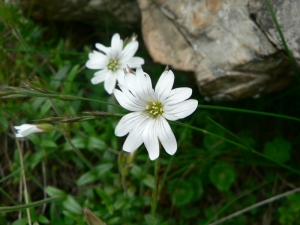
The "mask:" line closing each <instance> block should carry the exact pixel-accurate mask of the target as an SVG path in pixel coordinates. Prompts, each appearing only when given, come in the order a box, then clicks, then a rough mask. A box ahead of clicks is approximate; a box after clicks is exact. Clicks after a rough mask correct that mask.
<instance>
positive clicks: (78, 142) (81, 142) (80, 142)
mask: <svg viewBox="0 0 300 225" xmlns="http://www.w3.org/2000/svg"><path fill="white" fill-rule="evenodd" d="M71 141H72V143H73V145H74V146H75V147H76V148H79V149H84V148H85V147H86V140H85V139H84V138H83V137H75V138H73V139H72V140H71ZM65 149H66V150H72V149H73V148H72V146H71V145H70V144H69V143H68V142H66V144H65Z"/></svg>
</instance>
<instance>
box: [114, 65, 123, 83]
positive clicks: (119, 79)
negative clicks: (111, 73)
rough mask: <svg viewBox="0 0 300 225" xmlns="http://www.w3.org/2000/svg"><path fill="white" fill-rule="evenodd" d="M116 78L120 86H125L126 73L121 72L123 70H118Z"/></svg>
mask: <svg viewBox="0 0 300 225" xmlns="http://www.w3.org/2000/svg"><path fill="white" fill-rule="evenodd" d="M115 76H116V78H117V80H118V83H119V84H123V85H125V81H124V77H125V73H124V71H123V70H121V69H119V70H117V71H116V72H115Z"/></svg>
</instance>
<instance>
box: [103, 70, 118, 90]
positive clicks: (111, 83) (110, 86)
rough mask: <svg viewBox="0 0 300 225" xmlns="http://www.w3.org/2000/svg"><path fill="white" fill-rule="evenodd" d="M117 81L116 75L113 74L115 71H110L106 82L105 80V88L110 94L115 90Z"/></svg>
mask: <svg viewBox="0 0 300 225" xmlns="http://www.w3.org/2000/svg"><path fill="white" fill-rule="evenodd" d="M116 83H117V79H116V77H115V76H114V75H113V73H111V72H110V71H108V73H107V76H106V79H105V82H104V88H105V90H106V91H107V93H108V94H111V93H112V92H113V90H114V89H115V87H116Z"/></svg>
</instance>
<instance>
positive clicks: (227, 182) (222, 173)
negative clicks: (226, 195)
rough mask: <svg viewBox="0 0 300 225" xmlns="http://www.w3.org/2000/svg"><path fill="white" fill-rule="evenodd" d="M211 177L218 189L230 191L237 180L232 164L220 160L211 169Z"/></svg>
mask: <svg viewBox="0 0 300 225" xmlns="http://www.w3.org/2000/svg"><path fill="white" fill-rule="evenodd" d="M209 178H210V180H211V182H212V183H213V184H214V185H215V186H216V188H217V189H218V190H220V191H228V190H229V189H230V187H231V185H232V184H233V183H234V182H235V180H236V172H235V170H234V168H233V167H232V166H231V165H230V164H228V163H224V162H219V163H217V164H215V165H214V166H213V167H212V168H211V169H210V171H209Z"/></svg>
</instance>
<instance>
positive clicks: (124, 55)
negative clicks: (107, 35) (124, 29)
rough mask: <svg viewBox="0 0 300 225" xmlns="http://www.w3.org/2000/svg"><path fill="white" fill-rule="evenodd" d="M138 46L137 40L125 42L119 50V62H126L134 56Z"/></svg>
mask: <svg viewBox="0 0 300 225" xmlns="http://www.w3.org/2000/svg"><path fill="white" fill-rule="evenodd" d="M138 47H139V43H138V42H137V41H132V42H130V43H129V44H127V45H126V46H125V48H124V49H123V51H122V52H121V54H120V58H119V60H120V61H121V62H127V61H128V60H129V59H130V58H132V57H133V56H134V54H135V53H136V51H137V49H138Z"/></svg>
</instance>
